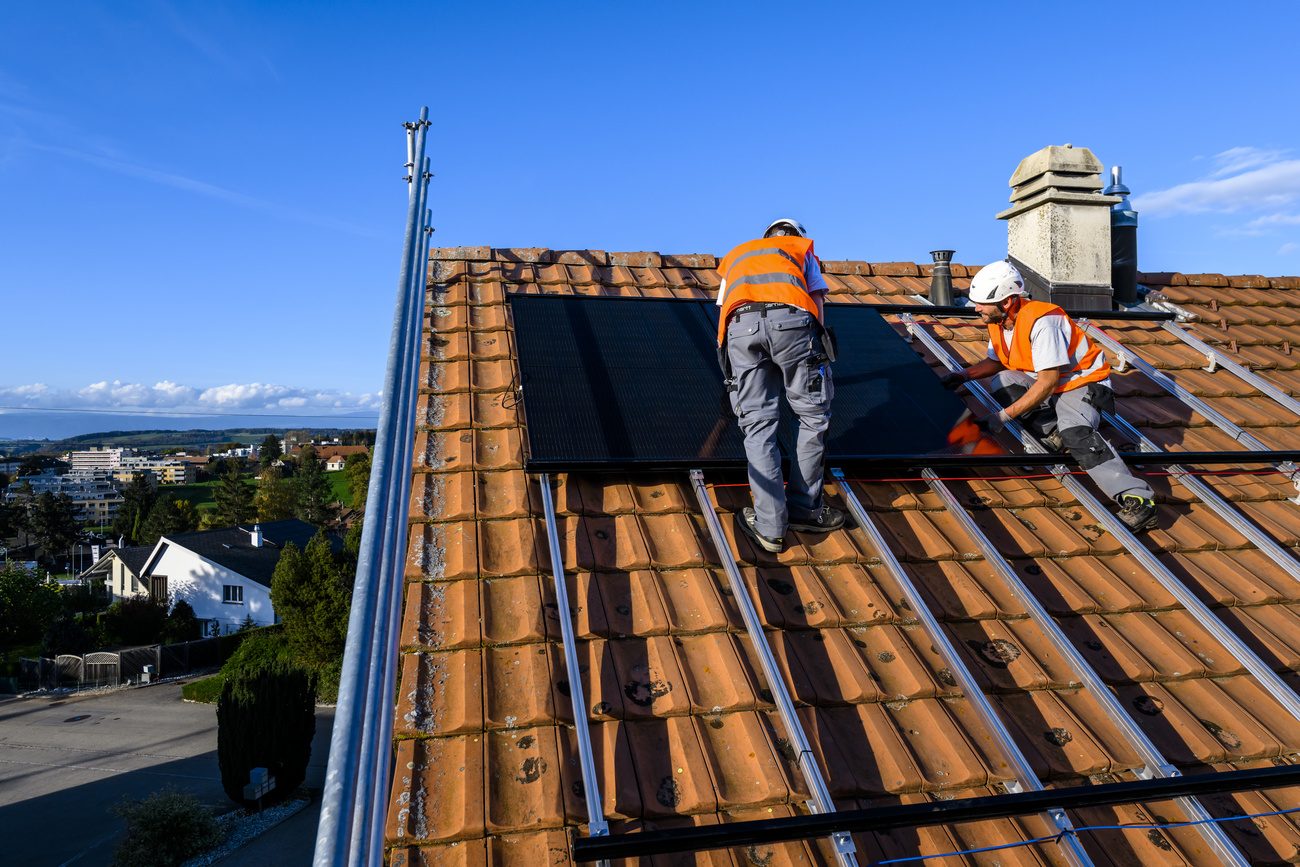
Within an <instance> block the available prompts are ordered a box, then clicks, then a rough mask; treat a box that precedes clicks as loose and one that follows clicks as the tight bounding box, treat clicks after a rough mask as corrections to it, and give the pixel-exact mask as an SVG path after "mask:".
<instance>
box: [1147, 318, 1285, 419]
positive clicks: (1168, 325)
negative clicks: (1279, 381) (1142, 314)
mask: <svg viewBox="0 0 1300 867" xmlns="http://www.w3.org/2000/svg"><path fill="white" fill-rule="evenodd" d="M1160 327H1161V328H1163V329H1164V330H1165V331H1168V332H1169V333H1170V334H1172V335H1174V336H1175V337H1177V338H1178V339H1179V340H1181V341H1182V342H1183V343H1186V344H1187V345H1188V346H1190V347H1191V348H1192V349H1195V350H1196V351H1197V352H1199V353H1200V354H1201V355H1204V356H1205V360H1206V361H1207V362H1209V363H1208V364H1207V365H1206V366H1205V367H1204V368H1203V369H1204V370H1206V371H1207V372H1209V373H1213V372H1214V371H1215V370H1216V369H1221V370H1223V371H1224V372H1226V373H1230V374H1232V375H1233V376H1235V377H1237V379H1240V380H1241V381H1242V382H1244V383H1246V384H1247V385H1249V386H1251V387H1253V388H1257V389H1259V390H1260V391H1261V392H1263V393H1264V394H1266V395H1268V396H1269V397H1271V398H1273V400H1275V401H1277V402H1278V403H1279V404H1281V405H1282V406H1284V407H1286V408H1287V409H1288V410H1290V411H1291V412H1293V413H1295V414H1296V415H1300V400H1296V399H1295V398H1294V397H1292V396H1291V395H1289V394H1287V393H1286V392H1285V391H1284V390H1282V389H1281V388H1278V387H1277V386H1276V385H1274V384H1273V383H1271V382H1269V381H1268V380H1267V379H1265V378H1264V377H1262V376H1260V375H1259V374H1258V373H1256V372H1255V371H1253V370H1251V369H1250V368H1248V367H1246V366H1245V365H1243V364H1241V363H1240V362H1237V361H1233V360H1232V359H1231V358H1230V357H1228V356H1227V355H1225V354H1224V352H1223V351H1222V350H1220V349H1216V348H1215V347H1213V346H1211V345H1210V344H1208V343H1206V342H1205V341H1204V340H1201V339H1200V338H1199V337H1197V336H1195V335H1194V334H1192V333H1191V332H1190V331H1188V330H1187V329H1185V328H1183V327H1182V326H1181V325H1177V324H1175V323H1173V322H1164V323H1161V325H1160Z"/></svg>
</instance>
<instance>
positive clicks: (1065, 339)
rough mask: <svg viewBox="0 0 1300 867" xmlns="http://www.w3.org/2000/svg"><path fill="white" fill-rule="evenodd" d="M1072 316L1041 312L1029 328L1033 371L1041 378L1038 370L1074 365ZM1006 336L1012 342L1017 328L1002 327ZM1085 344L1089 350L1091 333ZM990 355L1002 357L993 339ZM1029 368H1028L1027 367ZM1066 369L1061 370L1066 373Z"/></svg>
mask: <svg viewBox="0 0 1300 867" xmlns="http://www.w3.org/2000/svg"><path fill="white" fill-rule="evenodd" d="M1071 335H1072V331H1071V329H1070V320H1069V317H1066V316H1040V317H1038V321H1037V322H1035V323H1034V327H1033V330H1032V331H1030V332H1029V355H1030V357H1031V359H1032V360H1033V365H1034V370H1033V372H1030V373H1029V375H1030V376H1032V377H1034V378H1035V379H1037V378H1038V371H1040V370H1047V369H1049V368H1053V367H1058V368H1059V367H1062V366H1066V365H1070V366H1072V361H1071V359H1070V337H1071ZM1002 336H1003V339H1004V340H1006V342H1007V346H1011V344H1012V343H1013V342H1014V340H1015V338H1016V330H1015V329H1014V328H1003V329H1002ZM1083 339H1084V341H1085V344H1084V345H1081V346H1080V347H1079V351H1080V353H1083V352H1086V351H1087V345H1086V341H1087V339H1088V338H1087V336H1086V335H1085V336H1084V338H1083ZM987 354H988V357H989V358H991V359H993V360H994V361H997V360H998V351H997V349H996V348H995V347H994V346H993V341H992V340H990V341H989V348H988V353H987ZM1027 372H1028V371H1027ZM1065 373H1066V371H1061V375H1062V377H1064V376H1065ZM1101 384H1102V385H1104V386H1106V387H1107V388H1109V387H1110V378H1109V377H1107V378H1106V379H1104V380H1102V382H1101Z"/></svg>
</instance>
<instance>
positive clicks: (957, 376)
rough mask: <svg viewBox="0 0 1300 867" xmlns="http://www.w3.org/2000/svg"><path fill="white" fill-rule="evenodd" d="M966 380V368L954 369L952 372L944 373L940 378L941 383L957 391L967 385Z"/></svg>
mask: <svg viewBox="0 0 1300 867" xmlns="http://www.w3.org/2000/svg"><path fill="white" fill-rule="evenodd" d="M966 382H967V380H966V371H964V370H954V371H953V372H952V373H948V374H944V376H943V377H942V378H941V379H940V380H939V384H940V385H942V386H943V387H944V388H946V389H948V390H949V391H956V390H957V389H959V388H961V387H962V386H963V385H965V384H966Z"/></svg>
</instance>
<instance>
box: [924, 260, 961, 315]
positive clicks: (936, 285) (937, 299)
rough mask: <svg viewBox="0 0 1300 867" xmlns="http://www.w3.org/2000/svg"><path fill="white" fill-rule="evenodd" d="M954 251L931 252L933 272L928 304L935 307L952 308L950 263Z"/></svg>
mask: <svg viewBox="0 0 1300 867" xmlns="http://www.w3.org/2000/svg"><path fill="white" fill-rule="evenodd" d="M954 252H956V251H955V250H931V251H930V256H931V257H933V259H934V272H933V273H932V274H931V275H930V303H931V304H933V305H935V306H936V307H951V306H952V269H951V268H949V267H948V264H949V263H950V262H952V254H953V253H954Z"/></svg>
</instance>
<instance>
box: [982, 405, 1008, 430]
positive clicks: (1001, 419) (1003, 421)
mask: <svg viewBox="0 0 1300 867" xmlns="http://www.w3.org/2000/svg"><path fill="white" fill-rule="evenodd" d="M1009 421H1011V416H1009V415H1007V411H1006V410H1005V409H1004V410H1000V411H998V412H996V413H994V414H993V415H986V416H984V417H983V418H977V419H975V424H976V426H977V427H979V429H980V430H982V431H984V433H987V434H995V433H998V432H999V431H1001V430H1002V429H1003V428H1004V427H1006V426H1007V422H1009Z"/></svg>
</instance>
